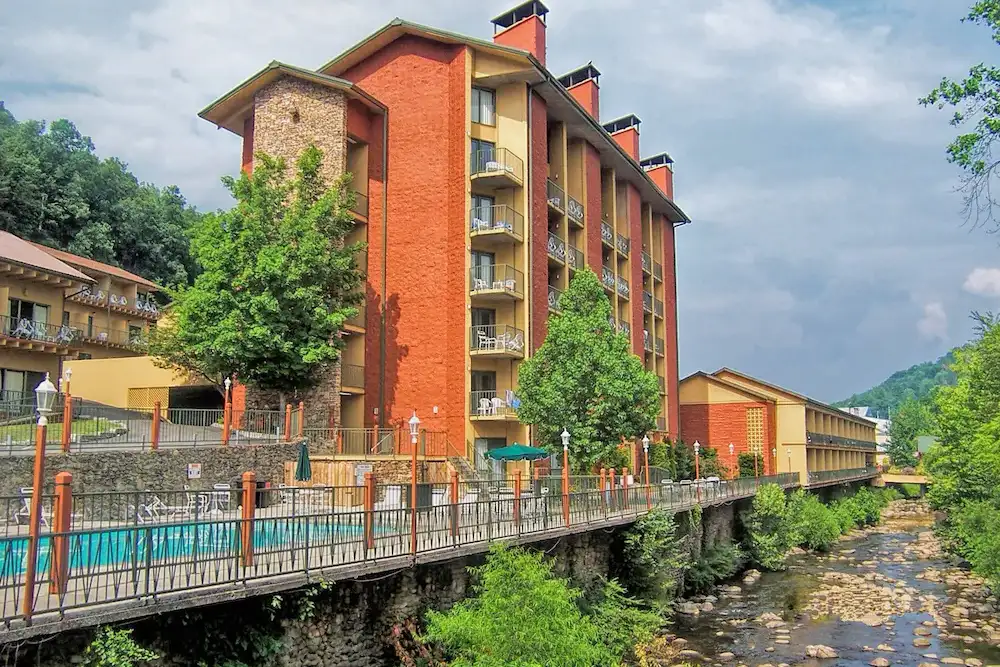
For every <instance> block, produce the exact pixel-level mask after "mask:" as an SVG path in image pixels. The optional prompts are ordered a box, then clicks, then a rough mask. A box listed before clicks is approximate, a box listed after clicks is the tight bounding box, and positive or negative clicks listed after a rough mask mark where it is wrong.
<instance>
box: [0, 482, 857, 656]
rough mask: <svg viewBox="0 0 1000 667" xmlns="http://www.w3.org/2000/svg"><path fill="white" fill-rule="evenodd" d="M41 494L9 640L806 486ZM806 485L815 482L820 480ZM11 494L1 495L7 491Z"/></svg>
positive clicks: (22, 561) (7, 593) (492, 485)
mask: <svg viewBox="0 0 1000 667" xmlns="http://www.w3.org/2000/svg"><path fill="white" fill-rule="evenodd" d="M842 472H843V474H842V475H840V476H839V478H838V477H837V476H835V475H830V474H827V475H825V476H824V478H823V479H822V480H815V486H829V485H832V484H837V483H848V482H858V481H867V480H870V479H871V478H873V477H875V475H876V471H875V469H870V470H866V471H864V472H863V473H862V472H860V471H858V470H845V471H842ZM245 482H246V483H245V486H244V488H243V489H236V490H233V491H230V490H225V489H222V490H214V491H202V492H191V491H180V492H152V491H130V492H101V493H78V494H75V495H74V494H72V492H71V489H67V488H60V487H59V486H58V484H57V489H56V493H55V494H54V495H52V496H45V497H44V498H43V501H44V504H43V506H44V511H43V525H42V530H41V533H40V534H39V535H38V537H37V538H36V540H37V541H36V542H35V544H34V549H35V550H36V551H37V557H36V558H35V559H34V566H33V567H32V563H31V560H32V559H31V558H29V557H28V555H27V554H29V553H30V552H31V550H32V545H31V542H30V538H29V531H28V530H27V527H26V526H24V525H22V523H23V522H22V521H19V520H18V517H21V518H22V519H23V517H24V516H26V514H25V513H24V511H23V509H24V508H25V507H26V502H25V499H23V498H19V499H8V500H7V502H8V512H7V514H8V516H11V515H13V516H14V520H13V521H10V522H8V523H7V524H6V526H5V528H6V532H5V533H4V534H3V536H2V537H0V611H2V618H0V621H2V625H0V643H5V642H10V641H16V640H21V639H25V638H28V637H31V636H38V635H48V634H54V633H58V632H62V631H66V630H72V629H76V628H83V627H88V626H94V625H98V624H104V623H110V622H121V621H127V620H131V619H138V618H141V617H145V616H150V615H153V614H158V613H162V612H168V611H173V610H178V609H184V608H189V607H195V606H201V605H210V604H217V603H221V602H227V601H231V600H236V599H240V598H246V597H250V596H255V595H262V594H267V593H275V592H278V591H283V590H291V589H296V588H300V587H302V586H305V585H307V584H309V583H311V582H316V581H318V580H326V581H339V580H350V579H357V578H359V577H370V576H373V575H379V574H380V573H389V572H392V571H396V570H401V569H405V568H409V567H412V566H414V565H416V564H426V563H435V562H442V561H446V560H450V559H454V558H461V557H465V556H469V555H472V554H476V553H481V552H484V551H486V550H488V549H489V547H490V545H491V544H492V543H494V542H498V541H503V542H507V543H515V544H529V543H533V542H540V541H544V540H552V539H555V538H559V537H562V536H567V535H572V534H576V533H583V532H587V531H593V530H598V529H606V528H610V527H614V526H618V525H623V524H627V523H631V522H634V521H635V520H636V519H637V518H638V517H640V516H642V515H644V514H646V513H647V512H649V511H651V510H652V509H654V508H663V509H666V510H669V511H673V512H682V511H686V510H689V509H691V508H693V507H694V506H695V505H701V506H702V507H706V508H707V507H711V506H715V505H721V504H727V503H731V502H733V501H736V500H740V499H745V498H750V497H752V496H753V495H754V494H755V492H756V489H757V488H758V486H759V485H762V484H765V483H775V484H778V485H780V486H782V487H783V488H785V489H791V488H795V487H798V486H799V485H800V477H799V475H798V474H796V473H786V474H780V475H774V476H769V477H760V478H758V479H754V478H745V479H736V480H730V481H722V482H715V483H707V482H702V483H699V484H692V483H683V484H678V483H652V484H649V485H645V484H638V483H637V484H634V485H623V484H622V483H621V480H620V479H619V482H618V483H617V484H615V485H614V486H613V487H612V488H608V487H607V486H605V488H604V489H603V490H602V489H601V488H600V483H599V481H598V478H597V477H590V476H588V477H576V476H574V477H570V478H569V488H568V489H565V488H564V487H563V480H562V478H559V477H548V478H542V479H540V480H534V481H532V482H528V483H526V484H525V487H524V488H523V489H522V488H521V485H520V481H519V480H518V481H515V482H513V483H512V481H511V480H507V481H504V482H489V481H486V482H481V481H462V482H459V481H457V480H456V479H454V478H453V481H452V483H451V484H441V485H426V486H427V487H432V488H428V489H425V491H427V492H428V493H427V495H426V497H425V498H424V499H423V500H421V499H419V498H418V503H417V505H418V509H417V510H416V511H413V510H411V509H410V508H409V504H410V503H409V502H407V496H408V495H409V488H408V487H406V486H398V485H397V486H392V485H384V486H383V485H379V486H376V485H375V484H374V483H372V482H371V480H370V479H369V480H368V483H367V484H366V485H364V486H354V487H311V488H271V489H258V488H257V487H256V485H255V484H254V483H253V479H252V477H250V478H248V479H246V480H245ZM809 486H810V487H812V486H814V483H813V480H810V483H809ZM0 502H2V500H0Z"/></svg>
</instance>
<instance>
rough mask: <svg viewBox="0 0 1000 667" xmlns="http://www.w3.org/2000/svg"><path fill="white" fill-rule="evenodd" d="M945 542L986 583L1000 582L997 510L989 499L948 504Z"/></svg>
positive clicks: (998, 512) (995, 585) (999, 514)
mask: <svg viewBox="0 0 1000 667" xmlns="http://www.w3.org/2000/svg"><path fill="white" fill-rule="evenodd" d="M948 519H949V524H950V531H949V532H950V537H951V538H952V539H951V540H949V542H951V543H953V544H955V545H956V547H957V550H958V552H959V553H960V554H961V555H962V556H963V557H965V558H966V559H967V560H968V561H969V562H970V563H972V567H973V569H974V570H975V571H976V572H977V573H979V574H980V575H982V576H983V577H985V578H986V580H987V581H988V582H989V584H990V586H991V587H993V588H994V590H995V589H996V587H998V586H1000V510H998V508H997V507H996V505H995V504H994V503H993V502H991V501H982V500H979V501H972V502H968V503H963V504H962V505H960V506H958V507H955V508H952V511H951V513H950V514H949V516H948Z"/></svg>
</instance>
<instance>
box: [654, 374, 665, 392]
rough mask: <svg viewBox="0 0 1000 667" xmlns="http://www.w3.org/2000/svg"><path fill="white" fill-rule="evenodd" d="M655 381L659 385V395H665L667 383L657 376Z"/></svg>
mask: <svg viewBox="0 0 1000 667" xmlns="http://www.w3.org/2000/svg"><path fill="white" fill-rule="evenodd" d="M656 379H657V380H658V381H659V383H660V393H661V394H665V393H667V381H666V379H664V378H663V377H662V376H657V378H656Z"/></svg>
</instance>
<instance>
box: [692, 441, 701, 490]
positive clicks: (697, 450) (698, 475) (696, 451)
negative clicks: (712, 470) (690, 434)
mask: <svg viewBox="0 0 1000 667" xmlns="http://www.w3.org/2000/svg"><path fill="white" fill-rule="evenodd" d="M700 452H701V443H700V442H698V441H697V440H695V441H694V491H695V494H696V495H697V496H698V502H701V483H700V482H699V481H698V480H699V479H701V467H700V466H699V458H700V457H699V453H700Z"/></svg>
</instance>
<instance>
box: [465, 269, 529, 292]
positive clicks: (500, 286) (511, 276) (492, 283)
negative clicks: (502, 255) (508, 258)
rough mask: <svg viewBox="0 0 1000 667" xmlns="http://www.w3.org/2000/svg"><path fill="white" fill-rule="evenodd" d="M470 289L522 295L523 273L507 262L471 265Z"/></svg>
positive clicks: (472, 290)
mask: <svg viewBox="0 0 1000 667" xmlns="http://www.w3.org/2000/svg"><path fill="white" fill-rule="evenodd" d="M469 282H470V291H471V292H473V293H476V292H503V293H506V294H510V295H513V296H518V297H519V296H523V294H522V291H521V290H522V289H523V285H524V274H523V273H521V272H520V271H518V270H517V269H515V268H514V267H513V266H510V265H507V264H489V265H486V266H473V267H472V268H471V269H470V270H469Z"/></svg>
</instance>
